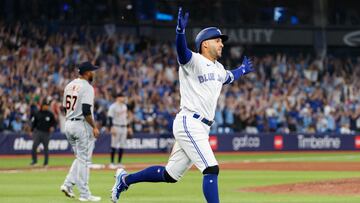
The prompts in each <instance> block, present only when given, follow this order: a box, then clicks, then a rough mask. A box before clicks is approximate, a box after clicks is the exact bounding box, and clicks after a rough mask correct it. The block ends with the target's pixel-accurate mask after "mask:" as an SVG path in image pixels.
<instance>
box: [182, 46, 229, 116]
mask: <svg viewBox="0 0 360 203" xmlns="http://www.w3.org/2000/svg"><path fill="white" fill-rule="evenodd" d="M227 77H229V73H228V71H226V70H225V69H224V66H223V65H222V64H221V63H219V62H218V61H215V62H212V61H210V60H209V59H207V58H205V57H204V56H202V55H201V54H199V53H195V52H193V53H192V57H191V59H190V61H189V62H188V63H186V64H180V68H179V80H180V94H181V101H180V108H181V109H183V108H185V109H187V110H190V111H193V112H196V113H199V114H200V115H202V116H204V117H205V118H207V119H211V120H213V119H214V115H215V109H216V104H217V100H218V98H219V95H220V92H221V88H222V86H223V83H224V82H225V81H226V79H227Z"/></svg>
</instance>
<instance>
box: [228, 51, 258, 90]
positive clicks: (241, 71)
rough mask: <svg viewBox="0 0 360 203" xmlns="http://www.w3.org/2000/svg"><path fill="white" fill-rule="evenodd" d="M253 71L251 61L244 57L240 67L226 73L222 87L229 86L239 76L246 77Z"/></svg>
mask: <svg viewBox="0 0 360 203" xmlns="http://www.w3.org/2000/svg"><path fill="white" fill-rule="evenodd" d="M253 71H254V69H253V65H252V62H251V60H250V59H248V58H247V57H246V56H245V57H244V60H243V62H242V64H241V66H239V67H237V68H236V69H234V70H227V71H226V72H227V75H226V79H225V82H224V85H225V84H230V83H232V82H234V81H235V80H238V79H239V78H240V77H241V76H243V75H246V74H248V73H250V72H253Z"/></svg>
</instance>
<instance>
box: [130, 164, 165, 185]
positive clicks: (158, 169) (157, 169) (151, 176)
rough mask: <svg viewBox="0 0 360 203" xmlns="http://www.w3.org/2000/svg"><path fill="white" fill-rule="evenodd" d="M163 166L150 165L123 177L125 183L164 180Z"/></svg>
mask: <svg viewBox="0 0 360 203" xmlns="http://www.w3.org/2000/svg"><path fill="white" fill-rule="evenodd" d="M164 171H165V167H164V166H150V167H149V168H146V169H144V170H142V171H139V172H137V173H133V174H130V175H128V176H126V177H125V183H126V184H127V185H128V186H130V185H131V184H134V183H138V182H165V178H164Z"/></svg>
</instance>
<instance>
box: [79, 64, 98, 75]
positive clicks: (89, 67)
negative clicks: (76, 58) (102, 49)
mask: <svg viewBox="0 0 360 203" xmlns="http://www.w3.org/2000/svg"><path fill="white" fill-rule="evenodd" d="M78 67H79V73H80V74H83V73H85V72H86V71H94V70H97V69H99V68H100V67H99V66H94V65H93V64H91V63H90V62H89V61H86V62H83V63H81V64H80V65H79V66H78Z"/></svg>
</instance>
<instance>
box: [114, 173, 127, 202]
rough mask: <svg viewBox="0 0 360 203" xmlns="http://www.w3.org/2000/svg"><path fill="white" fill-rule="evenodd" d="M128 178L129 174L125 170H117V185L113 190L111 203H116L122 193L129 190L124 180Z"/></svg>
mask: <svg viewBox="0 0 360 203" xmlns="http://www.w3.org/2000/svg"><path fill="white" fill-rule="evenodd" d="M126 176H127V172H126V171H125V170H124V169H123V168H119V169H117V170H116V174H115V184H114V186H113V188H112V190H111V201H112V202H113V203H116V202H117V201H118V199H119V197H120V193H121V192H123V191H125V190H127V189H128V188H129V186H128V185H126V183H125V182H124V178H125V177H126Z"/></svg>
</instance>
